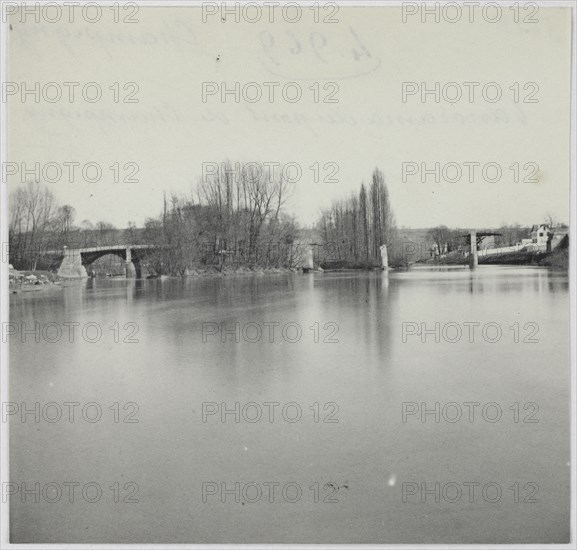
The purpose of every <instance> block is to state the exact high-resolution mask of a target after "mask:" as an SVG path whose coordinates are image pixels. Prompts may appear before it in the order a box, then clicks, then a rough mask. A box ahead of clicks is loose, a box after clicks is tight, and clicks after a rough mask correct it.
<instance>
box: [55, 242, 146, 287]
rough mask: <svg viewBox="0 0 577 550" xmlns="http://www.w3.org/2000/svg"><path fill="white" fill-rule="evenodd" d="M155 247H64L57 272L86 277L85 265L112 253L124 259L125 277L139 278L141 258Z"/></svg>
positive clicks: (70, 276)
mask: <svg viewBox="0 0 577 550" xmlns="http://www.w3.org/2000/svg"><path fill="white" fill-rule="evenodd" d="M156 248H157V247H155V246H154V245H110V246H94V247H90V248H76V249H65V250H64V257H63V260H62V263H61V265H60V268H59V270H58V274H59V275H60V276H62V277H66V278H75V279H76V278H85V277H88V273H87V271H86V267H87V266H90V265H92V264H93V263H94V262H95V261H96V260H98V259H99V258H102V257H103V256H107V255H109V254H113V255H115V256H118V257H120V258H122V259H123V260H124V262H125V269H126V276H127V277H136V278H138V279H140V278H141V277H142V267H141V263H140V261H141V259H142V258H143V257H145V256H147V255H148V254H150V253H151V252H153V251H154V250H155V249H156Z"/></svg>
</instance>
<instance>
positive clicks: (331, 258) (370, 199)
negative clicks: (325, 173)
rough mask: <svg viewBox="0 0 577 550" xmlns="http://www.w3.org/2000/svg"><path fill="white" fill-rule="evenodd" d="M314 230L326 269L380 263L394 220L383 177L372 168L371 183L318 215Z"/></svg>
mask: <svg viewBox="0 0 577 550" xmlns="http://www.w3.org/2000/svg"><path fill="white" fill-rule="evenodd" d="M317 229H318V231H319V233H320V234H321V237H322V243H323V251H324V258H323V260H324V264H325V265H327V266H336V265H341V266H348V267H354V266H356V267H372V266H378V265H380V262H381V253H380V247H381V245H387V246H389V245H391V244H392V243H393V242H394V240H395V235H396V225H395V217H394V214H393V210H392V207H391V202H390V199H389V191H388V189H387V185H386V183H385V178H384V175H383V173H382V172H381V171H380V170H379V169H378V168H375V170H374V171H373V174H372V178H371V183H370V185H369V186H368V188H367V186H365V184H364V182H363V183H361V186H360V189H359V192H358V194H352V195H351V196H350V197H348V198H347V199H344V200H337V201H334V202H333V204H332V205H331V207H330V208H328V209H326V210H323V211H322V212H321V217H320V220H319V222H318V224H317Z"/></svg>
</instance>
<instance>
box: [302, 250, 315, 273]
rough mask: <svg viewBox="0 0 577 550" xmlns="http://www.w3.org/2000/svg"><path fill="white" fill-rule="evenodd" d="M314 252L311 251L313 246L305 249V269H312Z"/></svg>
mask: <svg viewBox="0 0 577 550" xmlns="http://www.w3.org/2000/svg"><path fill="white" fill-rule="evenodd" d="M313 257H314V253H313V247H312V246H309V247H308V249H307V257H306V259H305V265H304V267H305V269H313V268H314V259H313Z"/></svg>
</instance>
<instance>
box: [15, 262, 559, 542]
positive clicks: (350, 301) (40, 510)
mask: <svg viewBox="0 0 577 550" xmlns="http://www.w3.org/2000/svg"><path fill="white" fill-rule="evenodd" d="M569 319H570V314H569V280H568V275H567V273H566V272H563V271H554V270H548V269H547V268H538V267H503V266H481V267H479V269H477V270H475V271H470V270H469V269H467V268H462V267H455V268H449V267H446V268H416V269H412V270H410V271H391V272H389V273H388V274H387V273H381V272H378V273H377V272H370V273H369V272H363V273H355V272H342V273H314V274H308V275H300V274H278V275H246V276H236V277H224V278H206V279H187V280H180V279H178V280H176V279H169V280H126V279H106V280H102V279H90V280H88V281H82V282H69V283H66V284H65V285H64V287H63V288H61V289H53V290H46V291H41V292H31V293H20V294H13V295H11V297H10V321H11V322H12V323H14V325H13V330H15V331H16V332H15V334H13V335H11V336H10V337H9V346H10V371H9V375H10V402H11V403H13V404H14V405H13V406H12V408H11V409H10V410H9V413H10V415H9V418H10V421H9V426H10V443H11V449H10V473H11V482H12V483H13V484H14V485H12V486H11V492H14V496H12V498H11V501H10V502H11V504H10V512H11V520H10V524H11V530H12V542H20V543H24V542H27V543H41V542H43V543H57V542H59V543H89V542H92V543H129V542H139V543H185V542H188V543H208V542H213V543H226V542H237V543H240V542H244V543H266V542H277V543H283V542H284V543H288V542H293V543H297V542H302V543H304V542H309V543H315V542H317V543H321V542H324V543H424V542H428V543H552V542H557V543H561V542H568V540H569V538H568V537H569V501H570V487H569V483H570V466H569V461H570V417H569V414H570V367H569V362H570V354H569V352H570V347H569V346H570V328H569ZM21 323H24V327H25V328H26V329H27V330H29V331H30V332H28V333H23V332H22V328H23V327H22V325H21ZM35 323H38V325H37V332H36V333H35V332H34V330H35V329H34V327H35ZM70 323H78V324H76V325H71V324H70ZM423 324H424V325H423ZM423 328H425V329H426V331H428V332H424V333H423V332H422V331H421V329H423ZM72 329H74V332H73V333H72ZM223 332H224V335H223ZM419 332H420V333H421V334H420V335H419ZM70 340H73V342H71V341H70ZM237 340H238V341H237ZM36 403H38V405H36ZM65 403H68V405H66V404H65ZM25 408H26V409H27V410H28V411H29V412H28V413H27V414H24V415H23V414H22V412H23V410H24V409H25ZM73 413H74V421H72V414H73ZM24 484H26V485H24ZM223 484H224V485H223ZM25 489H26V490H25ZM26 491H27V492H26ZM71 500H72V502H71Z"/></svg>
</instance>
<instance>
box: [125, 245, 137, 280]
mask: <svg viewBox="0 0 577 550" xmlns="http://www.w3.org/2000/svg"><path fill="white" fill-rule="evenodd" d="M124 274H125V275H126V277H128V278H134V277H136V269H135V267H134V264H133V263H132V251H131V250H130V248H127V249H126V260H125V262H124Z"/></svg>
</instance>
